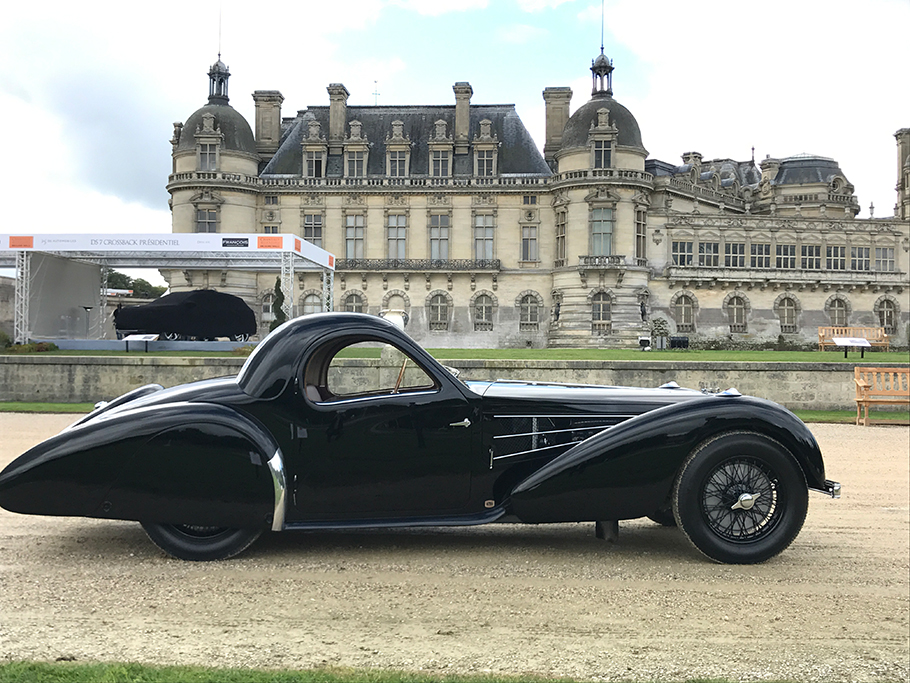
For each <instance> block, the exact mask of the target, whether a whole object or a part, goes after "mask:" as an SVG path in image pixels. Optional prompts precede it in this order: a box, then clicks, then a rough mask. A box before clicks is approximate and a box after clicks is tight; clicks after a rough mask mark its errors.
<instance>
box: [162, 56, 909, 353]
mask: <svg viewBox="0 0 910 683" xmlns="http://www.w3.org/2000/svg"><path fill="white" fill-rule="evenodd" d="M612 72H613V65H612V63H611V62H610V60H608V59H607V58H606V56H604V54H603V53H602V52H601V54H600V55H599V56H598V57H597V58H596V59H595V60H594V61H593V62H592V65H591V74H592V94H591V99H590V100H589V101H588V102H587V103H586V104H584V105H583V106H581V107H579V108H578V109H577V110H576V111H575V112H574V113H572V114H571V115H570V109H569V102H570V99H571V96H572V91H571V90H570V89H569V88H564V87H550V88H546V89H545V90H544V91H543V98H544V102H545V105H546V134H545V135H546V137H545V140H544V146H543V150H542V152H541V150H539V149H538V147H537V146H536V145H535V143H534V141H533V140H532V139H531V136H530V134H529V133H528V130H527V129H526V128H525V126H524V124H523V123H522V121H521V119H520V118H519V117H518V115H517V113H516V111H515V108H514V106H513V105H484V104H474V103H472V98H473V94H474V93H473V90H472V88H471V86H470V84H469V83H464V82H459V83H455V85H454V86H453V91H454V103H452V104H448V105H425V106H349V105H348V103H347V100H348V97H349V95H350V93H349V92H348V90H347V89H346V88H345V87H344V85H342V84H340V83H333V84H330V85H329V86H328V88H327V91H328V104H327V105H325V104H320V105H316V106H309V107H307V108H306V109H303V110H300V111H297V112H296V114H295V115H294V116H285V115H283V112H282V104H283V101H284V98H283V96H282V95H281V93H280V92H278V91H274V90H257V91H255V92H254V93H253V99H254V101H255V105H256V115H255V121H254V122H253V127H252V128H251V126H250V125H249V123H248V122H247V121H246V120H245V119H244V118H243V116H241V115H240V114H239V113H238V112H237V111H236V110H235V109H233V108H232V107H231V105H230V104H229V98H228V80H229V77H230V73H229V70H228V68H227V67H226V66H225V65H224V64H223V63H222V62H221V60H220V59H219V60H218V61H217V62H216V63H215V64H214V65H213V66H212V67H211V69H210V71H209V99H208V104H206V105H205V106H203V107H202V108H201V109H199V110H197V111H196V112H194V113H193V114H192V115H191V116H190V117H189V118H188V119H187V120H186V123H183V124H175V127H174V136H173V139H172V140H171V144H172V148H173V169H172V173H171V175H170V177H169V178H168V184H167V189H168V192H169V193H170V195H171V200H170V204H171V209H172V214H173V231H174V232H178V233H182V232H225V233H290V234H295V235H298V236H300V237H302V238H303V239H305V240H308V241H310V242H312V243H314V244H316V245H317V246H320V247H322V248H323V249H326V250H328V251H329V252H331V253H333V254H335V256H336V257H337V261H336V273H335V277H334V308H335V309H336V310H348V311H363V312H368V313H376V314H378V313H379V311H380V310H383V309H402V310H404V311H406V313H407V315H408V318H409V321H408V324H407V327H406V329H407V331H408V333H409V334H410V335H411V336H412V337H414V338H415V339H416V340H418V341H419V342H421V343H422V344H423V345H425V346H429V347H497V346H513V347H514V346H534V347H542V346H550V347H584V346H596V347H633V346H634V347H637V346H638V340H639V337H642V336H649V329H650V328H649V325H650V324H652V323H653V321H655V320H656V319H660V318H663V319H664V320H665V321H666V322H667V323H668V325H669V330H670V334H671V335H673V336H686V337H689V338H690V339H704V338H715V337H725V338H729V339H734V340H742V341H746V342H757V341H766V340H777V339H778V338H779V337H780V336H781V335H783V337H784V339H790V340H793V341H799V342H813V341H815V340H816V339H817V327H818V326H820V325H840V324H849V325H875V326H883V327H885V328H886V330H887V332H888V334H890V335H893V337H892V342H893V343H895V344H897V345H901V346H906V345H907V325H908V321H910V276H908V273H910V258H908V252H910V129H908V128H904V129H901V130H899V131H897V133H896V134H895V137H896V138H897V160H898V174H897V204H896V206H895V210H894V215H893V217H889V218H870V219H857V218H856V215H857V213H858V212H859V204H858V201H857V198H856V196H855V195H854V188H853V186H852V185H851V184H850V182H849V180H848V179H847V177H846V175H845V174H844V172H843V171H842V170H841V168H840V167H839V165H838V163H837V162H836V161H835V160H834V159H830V158H827V157H823V156H809V155H800V156H791V157H782V158H778V159H772V158H766V159H763V160H761V161H760V162H759V163H758V165H756V163H755V162H754V160H749V161H740V160H735V159H704V158H703V157H702V155H701V154H699V153H698V152H686V153H684V154H682V157H681V162H682V163H672V162H666V161H660V160H657V159H651V158H649V157H648V151H647V149H646V147H645V145H644V139H646V135H645V136H643V135H642V132H641V131H640V129H639V126H638V123H637V122H636V120H635V117H634V116H633V115H632V113H631V112H630V111H629V110H628V109H626V108H625V107H624V106H623V105H622V104H620V103H619V102H618V101H617V100H615V99H614V98H613V90H612ZM161 272H162V275H163V276H164V277H165V279H166V280H167V281H168V283H169V284H170V286H171V288H172V290H174V291H181V290H186V289H199V288H205V287H211V288H215V289H219V290H222V291H227V292H230V293H233V294H236V295H238V296H241V297H243V298H244V299H246V300H247V302H248V303H249V304H250V305H251V306H252V307H253V308H254V310H256V311H257V312H258V314H259V316H260V326H261V327H260V331H261V333H262V334H264V333H265V332H266V331H267V330H268V325H269V322H270V321H271V320H272V316H273V313H272V302H273V300H274V286H275V280H276V273H275V272H270V273H262V272H258V273H257V272H246V271H235V270H225V271H205V270H194V271H189V270H185V271H184V270H162V271H161ZM322 277H323V276H322V274H321V272H318V271H313V272H301V273H298V275H297V278H296V281H295V282H294V291H293V292H292V293H290V294H291V296H289V302H288V304H289V305H290V306H291V307H292V308H291V311H290V312H291V313H292V314H293V315H306V314H308V313H311V312H315V311H318V310H321V308H322V292H323V284H322ZM284 294H285V296H288V295H289V293H288V292H284Z"/></svg>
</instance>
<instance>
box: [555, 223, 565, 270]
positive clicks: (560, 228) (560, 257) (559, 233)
mask: <svg viewBox="0 0 910 683" xmlns="http://www.w3.org/2000/svg"><path fill="white" fill-rule="evenodd" d="M564 265H566V212H565V211H557V212H556V263H555V266H556V267H557V268H560V267H562V266H564Z"/></svg>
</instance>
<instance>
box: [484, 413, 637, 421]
mask: <svg viewBox="0 0 910 683" xmlns="http://www.w3.org/2000/svg"><path fill="white" fill-rule="evenodd" d="M639 414H640V413H635V414H634V415H624V414H620V413H607V414H600V413H598V414H591V413H572V414H571V415H541V414H539V413H538V414H534V415H494V416H493V419H495V420H502V419H505V418H509V417H521V418H530V417H571V418H575V419H576V420H579V419H586V418H588V419H590V418H598V417H610V418H613V417H625V418H632V417H638V415H639Z"/></svg>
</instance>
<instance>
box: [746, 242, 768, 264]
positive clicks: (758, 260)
mask: <svg viewBox="0 0 910 683" xmlns="http://www.w3.org/2000/svg"><path fill="white" fill-rule="evenodd" d="M751 251H752V258H751V260H750V264H751V267H752V268H770V267H771V245H770V244H753V245H752V249H751Z"/></svg>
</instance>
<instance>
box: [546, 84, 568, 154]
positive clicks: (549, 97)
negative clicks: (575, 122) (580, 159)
mask: <svg viewBox="0 0 910 683" xmlns="http://www.w3.org/2000/svg"><path fill="white" fill-rule="evenodd" d="M543 101H544V102H545V103H546V116H547V124H546V126H547V127H546V140H545V141H544V145H543V158H544V159H546V161H547V163H548V164H550V168H552V169H553V170H554V171H555V170H556V152H557V151H559V148H560V147H561V146H562V133H563V131H564V130H565V129H566V124H567V123H568V122H569V103H570V102H571V101H572V88H546V89H545V90H544V91H543Z"/></svg>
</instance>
